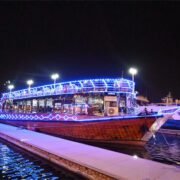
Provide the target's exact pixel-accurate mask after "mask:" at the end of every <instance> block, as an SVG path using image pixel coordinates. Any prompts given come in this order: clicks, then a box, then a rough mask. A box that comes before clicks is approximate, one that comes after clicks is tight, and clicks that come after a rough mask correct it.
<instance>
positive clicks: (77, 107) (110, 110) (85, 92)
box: [0, 78, 135, 116]
mask: <svg viewBox="0 0 180 180" xmlns="http://www.w3.org/2000/svg"><path fill="white" fill-rule="evenodd" d="M134 86H135V83H134V82H133V81H130V80H127V79H124V78H120V79H118V78H117V79H89V80H78V81H68V82H62V83H56V84H50V85H44V86H38V87H33V88H28V89H23V90H18V91H12V92H9V93H4V94H3V95H2V98H1V103H0V106H1V111H3V112H7V113H9V112H12V113H65V114H82V115H85V114H86V115H97V116H116V115H121V114H132V113H133V112H134V107H135V93H134Z"/></svg>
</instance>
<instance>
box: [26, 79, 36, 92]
mask: <svg viewBox="0 0 180 180" xmlns="http://www.w3.org/2000/svg"><path fill="white" fill-rule="evenodd" d="M26 83H27V85H28V89H29V92H30V89H31V85H32V84H34V81H33V80H32V79H30V80H27V82H26Z"/></svg>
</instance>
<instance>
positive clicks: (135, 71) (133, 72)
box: [129, 68, 138, 81]
mask: <svg viewBox="0 0 180 180" xmlns="http://www.w3.org/2000/svg"><path fill="white" fill-rule="evenodd" d="M137 72H138V71H137V69H136V68H130V69H129V73H130V74H131V75H132V81H134V75H136V74H137Z"/></svg>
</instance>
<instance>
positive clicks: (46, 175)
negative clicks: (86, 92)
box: [0, 139, 85, 180]
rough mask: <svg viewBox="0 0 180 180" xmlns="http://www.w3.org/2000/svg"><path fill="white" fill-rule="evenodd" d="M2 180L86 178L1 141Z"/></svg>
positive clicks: (71, 179) (77, 179)
mask: <svg viewBox="0 0 180 180" xmlns="http://www.w3.org/2000/svg"><path fill="white" fill-rule="evenodd" d="M0 179H1V180H7V179H13V180H19V179H26V180H32V179H33V180H39V179H43V180H57V179H59V180H81V179H82V180H83V179H85V178H84V177H81V176H80V175H77V174H73V173H72V172H69V171H67V170H65V169H63V168H60V167H57V166H56V165H54V164H51V163H49V162H47V161H46V160H44V159H41V158H40V157H37V156H35V155H32V154H30V153H28V152H26V151H24V150H22V149H20V148H18V147H16V146H14V145H11V144H9V143H7V142H4V140H1V139H0Z"/></svg>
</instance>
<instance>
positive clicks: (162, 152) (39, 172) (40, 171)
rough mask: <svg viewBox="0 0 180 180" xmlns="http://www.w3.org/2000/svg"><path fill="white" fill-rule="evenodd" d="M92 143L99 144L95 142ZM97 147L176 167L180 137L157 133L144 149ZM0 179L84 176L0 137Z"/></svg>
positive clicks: (49, 179) (67, 179)
mask: <svg viewBox="0 0 180 180" xmlns="http://www.w3.org/2000/svg"><path fill="white" fill-rule="evenodd" d="M93 145H94V144H93ZM94 146H99V144H97V145H94ZM99 147H101V148H105V149H110V150H113V151H116V152H121V153H125V154H129V155H134V156H138V157H142V158H144V159H150V160H153V161H158V162H161V163H166V164H171V165H176V166H180V136H177V135H168V134H163V133H157V134H156V136H155V137H153V138H151V140H150V141H149V142H148V143H147V144H146V146H145V147H144V148H138V149H137V148H134V147H132V146H131V147H127V146H123V147H122V146H120V145H119V146H118V147H117V146H116V147H107V146H105V145H104V146H99ZM0 179H2V180H6V179H27V180H28V179H29V180H31V179H46V180H56V179H61V180H74V179H75V180H76V179H77V180H81V179H85V178H84V177H81V176H80V175H77V174H73V173H72V172H69V171H67V170H65V169H63V168H60V167H57V166H56V165H54V164H51V163H49V162H47V161H46V160H44V159H41V158H40V157H38V156H36V155H32V154H31V153H28V152H27V151H24V150H22V149H20V148H18V147H17V146H14V145H11V144H9V143H7V142H4V141H3V140H1V139H0Z"/></svg>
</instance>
